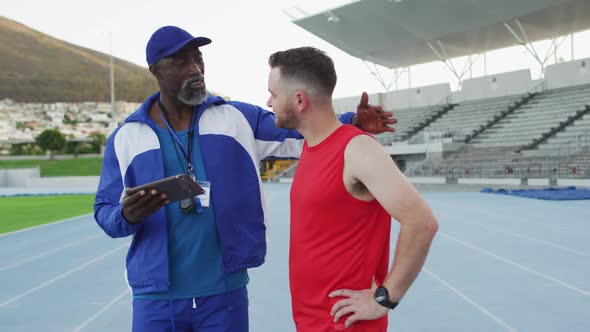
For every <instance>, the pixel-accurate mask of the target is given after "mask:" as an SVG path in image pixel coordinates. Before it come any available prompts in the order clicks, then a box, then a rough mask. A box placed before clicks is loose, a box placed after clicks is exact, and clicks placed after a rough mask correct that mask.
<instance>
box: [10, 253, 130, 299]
mask: <svg viewBox="0 0 590 332" xmlns="http://www.w3.org/2000/svg"><path fill="white" fill-rule="evenodd" d="M127 247H129V244H124V245H122V246H119V247H117V248H115V249H113V250H111V251H109V252H107V253H106V254H104V255H102V256H99V257H96V258H94V259H93V260H91V261H88V262H86V263H84V264H82V265H79V266H77V267H75V268H73V269H71V270H69V271H68V272H66V273H64V274H61V275H59V276H57V277H55V278H53V279H51V280H48V281H46V282H44V283H42V284H41V285H39V286H36V287H33V288H31V289H29V290H28V291H26V292H24V293H21V294H19V295H17V296H15V297H13V298H11V299H10V300H7V301H5V302H3V303H0V307H5V306H7V305H9V304H11V303H12V302H15V301H18V300H20V299H22V298H23V297H25V296H27V295H30V294H32V293H34V292H36V291H38V290H40V289H42V288H44V287H47V286H49V285H51V284H53V283H54V282H56V281H59V280H61V279H63V278H65V277H67V276H68V275H70V274H72V273H74V272H77V271H80V270H82V269H83V268H85V267H87V266H90V265H92V264H94V263H96V262H98V261H100V260H102V259H104V258H106V257H108V256H110V255H112V254H114V253H115V252H117V251H119V250H121V249H123V248H127Z"/></svg>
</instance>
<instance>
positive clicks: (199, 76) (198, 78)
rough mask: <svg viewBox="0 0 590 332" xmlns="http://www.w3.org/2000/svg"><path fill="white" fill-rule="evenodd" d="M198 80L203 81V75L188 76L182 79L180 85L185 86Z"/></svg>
mask: <svg viewBox="0 0 590 332" xmlns="http://www.w3.org/2000/svg"><path fill="white" fill-rule="evenodd" d="M199 81H200V82H205V77H204V76H203V75H196V76H193V77H189V78H187V79H186V80H184V82H182V86H183V87H185V86H188V85H191V84H193V83H195V82H199Z"/></svg>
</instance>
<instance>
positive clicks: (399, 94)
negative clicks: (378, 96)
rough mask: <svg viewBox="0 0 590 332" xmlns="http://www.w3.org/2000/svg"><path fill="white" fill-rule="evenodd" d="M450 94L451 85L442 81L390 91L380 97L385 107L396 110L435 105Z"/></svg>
mask: <svg viewBox="0 0 590 332" xmlns="http://www.w3.org/2000/svg"><path fill="white" fill-rule="evenodd" d="M450 94H451V86H450V85H449V84H448V83H443V84H434V85H427V86H421V87H416V88H411V89H404V90H397V91H392V92H390V93H389V94H383V96H382V97H383V104H384V105H387V109H392V110H396V109H408V108H414V107H426V106H432V105H436V104H438V103H440V102H442V101H443V100H445V98H447V97H448V96H449V95H450Z"/></svg>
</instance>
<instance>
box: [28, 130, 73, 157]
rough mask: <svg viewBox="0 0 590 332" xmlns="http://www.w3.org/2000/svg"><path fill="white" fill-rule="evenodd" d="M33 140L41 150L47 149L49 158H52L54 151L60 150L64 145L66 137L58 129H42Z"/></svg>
mask: <svg viewBox="0 0 590 332" xmlns="http://www.w3.org/2000/svg"><path fill="white" fill-rule="evenodd" d="M35 141H36V142H37V145H38V146H39V147H40V148H41V149H42V150H43V151H46V152H47V151H49V158H50V159H53V152H54V151H61V150H62V149H63V148H64V147H65V145H66V137H65V136H64V135H63V134H62V133H61V132H60V131H59V130H58V129H45V130H43V132H42V133H41V134H39V136H37V137H36V138H35Z"/></svg>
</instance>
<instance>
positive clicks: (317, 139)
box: [297, 107, 342, 147]
mask: <svg viewBox="0 0 590 332" xmlns="http://www.w3.org/2000/svg"><path fill="white" fill-rule="evenodd" d="M309 115H310V116H309V117H308V118H307V119H303V120H302V121H301V126H300V128H298V129H297V130H298V131H299V132H300V133H301V135H303V137H305V140H306V141H307V145H308V146H309V147H312V146H315V145H318V144H320V143H321V142H322V141H323V140H325V139H326V138H327V137H328V136H330V135H331V134H332V133H333V132H335V131H336V130H337V129H338V128H339V127H340V126H341V125H342V123H341V122H340V121H339V120H338V118H337V117H336V114H335V113H334V109H333V108H332V107H324V108H322V109H317V110H312V112H310V113H309Z"/></svg>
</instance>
